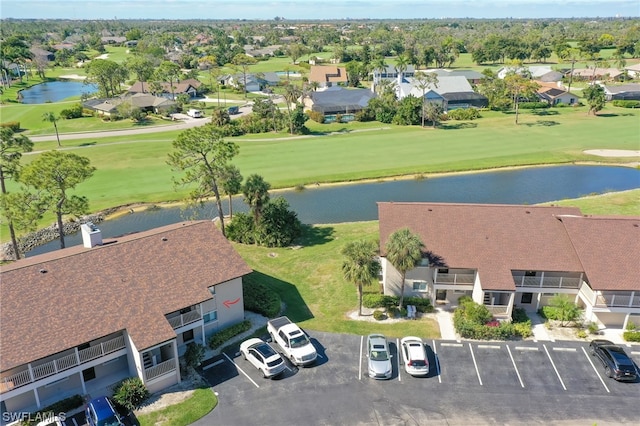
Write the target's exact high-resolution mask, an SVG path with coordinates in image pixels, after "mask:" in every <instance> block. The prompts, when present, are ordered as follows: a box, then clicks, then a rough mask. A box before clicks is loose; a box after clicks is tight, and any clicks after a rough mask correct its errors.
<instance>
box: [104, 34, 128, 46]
mask: <svg viewBox="0 0 640 426" xmlns="http://www.w3.org/2000/svg"><path fill="white" fill-rule="evenodd" d="M100 41H101V42H102V43H103V44H122V43H124V42H125V41H127V38H126V37H123V36H113V35H109V36H104V37H100Z"/></svg>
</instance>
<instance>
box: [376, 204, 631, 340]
mask: <svg viewBox="0 0 640 426" xmlns="http://www.w3.org/2000/svg"><path fill="white" fill-rule="evenodd" d="M378 219H379V227H380V251H381V254H380V255H381V264H382V276H383V282H382V284H383V288H384V293H385V294H389V295H397V294H399V292H400V288H401V286H404V290H405V295H408V296H418V297H428V298H431V299H432V300H434V301H435V302H436V303H437V304H451V305H457V302H458V299H459V298H460V297H461V296H463V295H466V296H469V297H471V298H473V300H474V301H476V302H477V303H479V304H483V305H485V306H486V307H487V308H488V309H489V310H490V311H491V312H492V314H493V315H494V317H496V318H498V319H501V320H510V318H511V313H512V311H513V308H514V307H522V308H524V309H526V310H529V311H535V310H537V309H538V308H539V307H540V306H543V305H545V304H548V302H549V300H550V299H551V298H552V297H553V296H554V295H555V294H566V295H567V296H569V297H570V298H571V299H572V300H573V301H575V303H577V304H578V305H579V306H581V307H583V308H584V310H585V320H586V321H593V322H595V323H597V324H598V325H599V326H600V327H606V328H616V329H622V328H624V327H626V325H627V324H628V323H629V322H630V321H633V322H634V323H636V324H638V323H639V321H640V268H638V265H640V217H622V216H620V217H598V216H584V215H582V214H581V212H580V210H579V209H577V208H573V207H555V206H548V207H541V206H518V205H489V204H447V203H405V202H400V203H394V202H381V203H378ZM405 227H408V228H409V229H410V230H411V232H413V233H416V234H418V235H419V236H420V238H421V240H422V242H423V243H424V244H425V248H424V251H423V260H422V262H421V263H420V264H419V265H418V266H417V267H416V268H414V269H412V270H410V271H408V272H407V274H406V277H405V281H404V283H401V282H400V280H401V275H400V273H399V272H398V271H397V270H395V269H394V267H393V266H392V265H391V264H390V263H389V262H388V261H387V259H386V255H387V253H386V249H385V244H386V242H387V240H388V239H389V236H390V235H391V234H392V233H393V232H394V231H396V230H398V229H401V228H405Z"/></svg>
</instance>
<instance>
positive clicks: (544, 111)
mask: <svg viewBox="0 0 640 426" xmlns="http://www.w3.org/2000/svg"><path fill="white" fill-rule="evenodd" d="M531 114H532V115H538V116H547V115H558V114H560V113H559V112H558V111H555V110H548V109H532V110H531Z"/></svg>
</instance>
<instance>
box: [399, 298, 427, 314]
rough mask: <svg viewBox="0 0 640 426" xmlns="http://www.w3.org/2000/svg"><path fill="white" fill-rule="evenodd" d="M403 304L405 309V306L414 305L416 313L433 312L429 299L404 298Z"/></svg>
mask: <svg viewBox="0 0 640 426" xmlns="http://www.w3.org/2000/svg"><path fill="white" fill-rule="evenodd" d="M403 302H404V306H405V307H407V305H414V306H415V307H416V311H417V312H422V313H425V312H433V310H434V308H433V305H432V304H431V299H427V298H424V297H415V296H411V297H405V298H404V301H403Z"/></svg>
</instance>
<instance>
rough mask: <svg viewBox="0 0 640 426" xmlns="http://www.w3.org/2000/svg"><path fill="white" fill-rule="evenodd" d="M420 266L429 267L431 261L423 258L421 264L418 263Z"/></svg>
mask: <svg viewBox="0 0 640 426" xmlns="http://www.w3.org/2000/svg"><path fill="white" fill-rule="evenodd" d="M418 266H429V259H428V258H426V257H423V258H422V259H420V263H418Z"/></svg>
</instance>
